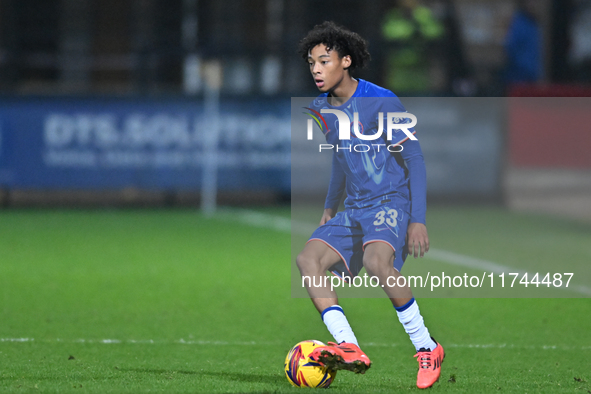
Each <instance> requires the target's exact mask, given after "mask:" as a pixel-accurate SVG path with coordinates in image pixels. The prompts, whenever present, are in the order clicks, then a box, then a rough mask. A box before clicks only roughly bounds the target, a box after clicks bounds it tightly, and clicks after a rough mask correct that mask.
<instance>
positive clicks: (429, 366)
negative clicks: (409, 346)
mask: <svg viewBox="0 0 591 394" xmlns="http://www.w3.org/2000/svg"><path fill="white" fill-rule="evenodd" d="M431 339H433V338H431ZM433 341H435V340H434V339H433ZM435 343H437V341H435ZM415 357H417V361H418V362H419V373H418V375H417V387H418V388H420V389H426V388H428V387H431V386H433V384H434V383H435V382H437V380H439V375H441V363H442V362H443V359H444V358H445V351H444V350H443V346H441V344H439V343H437V347H436V348H435V350H430V349H425V348H421V349H419V351H418V352H417V354H415Z"/></svg>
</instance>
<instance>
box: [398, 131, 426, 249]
mask: <svg viewBox="0 0 591 394" xmlns="http://www.w3.org/2000/svg"><path fill="white" fill-rule="evenodd" d="M402 147H403V150H402V152H401V153H400V154H401V156H402V158H403V159H404V161H405V163H406V167H407V168H408V176H409V183H410V206H411V211H410V224H409V225H408V230H407V232H406V244H407V245H408V253H409V254H410V255H413V256H414V257H415V258H417V257H418V256H421V257H423V256H424V255H425V252H428V251H429V235H428V234H427V226H426V215H427V170H426V169H425V160H424V158H423V151H422V150H421V145H420V144H419V141H413V140H410V139H407V140H406V141H404V142H403V143H402Z"/></svg>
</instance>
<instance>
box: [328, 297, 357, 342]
mask: <svg viewBox="0 0 591 394" xmlns="http://www.w3.org/2000/svg"><path fill="white" fill-rule="evenodd" d="M322 321H323V322H324V324H326V328H328V331H330V333H331V334H332V336H333V337H334V339H335V341H336V342H337V343H341V342H348V343H354V344H355V345H357V346H359V344H358V343H357V338H355V334H353V330H352V329H351V326H350V325H349V322H348V321H347V318H346V317H345V313H344V312H343V308H341V307H340V306H338V305H333V306H330V307H328V308H326V309H325V310H324V311H322Z"/></svg>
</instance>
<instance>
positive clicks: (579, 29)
mask: <svg viewBox="0 0 591 394" xmlns="http://www.w3.org/2000/svg"><path fill="white" fill-rule="evenodd" d="M570 37H571V42H570V48H569V52H568V60H569V62H570V66H571V69H572V70H573V74H574V76H575V78H576V80H577V81H580V82H586V83H591V0H578V1H577V2H576V3H575V12H574V19H573V22H572V24H571V29H570Z"/></svg>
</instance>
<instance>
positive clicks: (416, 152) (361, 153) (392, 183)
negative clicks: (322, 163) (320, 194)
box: [311, 79, 427, 224]
mask: <svg viewBox="0 0 591 394" xmlns="http://www.w3.org/2000/svg"><path fill="white" fill-rule="evenodd" d="M311 108H312V109H314V110H315V111H318V112H321V110H322V109H338V110H340V111H343V112H345V113H346V114H347V115H348V116H349V119H350V120H351V129H353V119H354V116H353V114H354V113H355V112H357V113H358V116H359V124H358V128H359V130H360V131H361V133H362V134H363V135H365V136H368V135H374V134H376V133H377V132H378V125H379V117H378V114H379V113H380V112H381V113H382V114H383V117H384V118H383V120H382V125H383V133H382V136H381V137H380V138H378V139H376V140H372V141H368V140H363V139H360V138H357V137H356V136H355V134H354V133H353V130H351V138H350V139H344V140H339V125H338V120H337V116H336V115H333V114H323V117H324V119H325V120H326V123H327V126H328V130H323V131H324V133H325V137H326V141H327V143H328V144H331V145H333V146H334V147H335V148H334V155H333V161H332V174H331V179H330V183H329V188H328V194H327V196H326V201H325V208H332V209H334V210H336V209H337V208H338V206H339V204H340V201H341V199H342V196H343V193H344V192H345V191H346V194H347V197H346V199H345V207H346V208H353V209H355V208H364V207H370V206H374V205H377V204H380V203H381V202H382V201H384V200H387V199H389V198H390V197H395V196H396V197H402V198H404V199H407V200H409V201H410V203H411V208H410V210H411V212H410V222H411V223H423V224H425V223H426V221H425V216H426V211H427V176H426V170H425V162H424V160H423V153H422V151H421V146H420V144H419V141H418V140H416V141H415V140H410V139H409V138H408V137H407V135H406V134H404V133H403V132H402V131H401V130H397V131H395V132H394V133H393V135H392V140H390V141H389V140H387V139H386V130H387V126H386V125H387V119H386V118H387V113H388V112H406V111H405V109H404V107H403V105H402V103H401V102H400V100H399V99H398V97H396V95H395V94H394V93H392V92H391V91H389V90H387V89H384V88H381V87H379V86H377V85H375V84H372V83H370V82H367V81H364V80H362V79H359V84H358V86H357V89H356V91H355V93H354V94H353V96H352V97H351V98H350V99H349V100H348V101H347V102H345V103H344V104H342V105H340V106H332V105H330V104H329V103H328V100H327V94H326V93H325V94H323V95H320V96H319V97H318V98H317V99H316V100H314V102H313V103H312V106H311ZM410 131H411V132H413V134H415V131H414V129H410ZM396 145H401V146H402V151H401V152H391V151H389V150H388V149H387V146H391V150H393V151H398V150H400V147H397V148H396V147H395V146H396ZM337 146H338V147H339V149H336V147H337ZM366 150H367V151H366Z"/></svg>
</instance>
